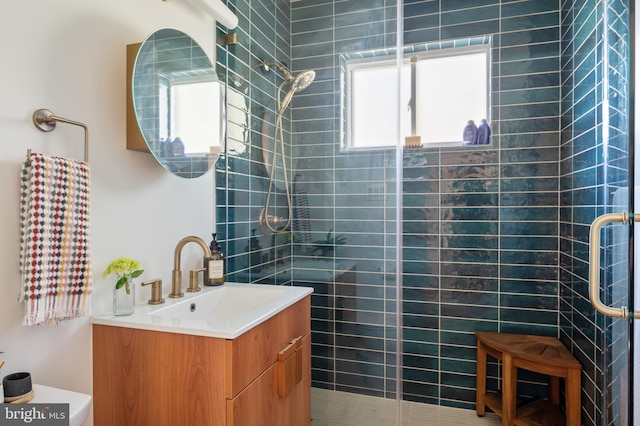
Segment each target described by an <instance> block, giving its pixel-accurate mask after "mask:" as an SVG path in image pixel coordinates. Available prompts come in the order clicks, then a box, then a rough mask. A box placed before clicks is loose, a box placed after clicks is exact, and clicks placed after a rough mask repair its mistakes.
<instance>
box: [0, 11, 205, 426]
mask: <svg viewBox="0 0 640 426" xmlns="http://www.w3.org/2000/svg"><path fill="white" fill-rule="evenodd" d="M3 6H4V7H3V9H4V10H3V12H2V14H1V16H2V18H0V22H1V25H0V39H1V40H2V43H1V44H0V46H1V47H0V55H1V57H2V65H1V66H0V81H1V85H2V89H1V91H0V187H1V188H2V191H1V193H0V194H1V195H0V196H1V197H2V208H1V209H0V230H1V232H0V235H1V236H2V238H1V239H0V247H1V249H0V251H1V253H2V256H0V271H2V273H1V275H0V277H1V278H0V292H1V295H0V351H3V352H5V353H4V354H0V361H2V360H4V361H6V364H5V366H4V367H3V368H2V371H1V372H0V375H2V376H4V375H6V374H9V373H12V372H17V371H28V372H30V373H31V374H32V376H33V381H34V382H35V383H39V384H44V385H49V386H55V387H60V388H64V389H68V390H73V391H77V392H83V393H88V394H91V393H92V361H91V358H92V351H91V325H90V324H89V320H88V319H87V318H80V319H74V320H71V321H67V322H66V323H65V324H64V325H63V326H60V327H48V326H37V327H24V326H22V325H21V323H22V317H23V312H24V306H23V304H22V303H19V302H18V301H17V295H18V289H19V286H20V274H19V272H18V265H19V196H20V195H19V176H20V169H21V166H22V163H23V161H24V159H25V156H26V151H27V148H32V149H33V150H34V151H36V152H45V153H48V154H51V155H59V156H66V157H72V158H78V159H81V158H82V145H83V143H82V141H83V132H82V129H81V128H79V127H75V126H70V125H66V124H58V126H57V128H56V130H54V131H53V132H51V133H44V132H41V131H39V130H37V129H36V128H35V126H34V125H33V124H32V121H31V115H32V113H33V111H34V110H36V109H38V108H48V109H50V110H52V111H53V112H54V113H55V114H57V115H59V116H62V117H66V118H69V119H72V120H76V121H81V122H84V123H86V124H87V125H88V127H89V144H90V159H89V161H90V166H91V172H92V178H91V246H92V260H93V262H92V263H93V277H94V280H93V286H94V287H93V288H94V294H93V308H94V313H99V312H105V311H106V312H108V311H110V310H111V303H112V301H111V298H112V293H111V291H112V290H111V288H112V285H113V283H114V282H113V277H109V278H107V279H103V278H102V271H103V270H104V268H105V266H106V265H107V264H108V263H109V262H110V261H111V260H112V259H114V258H115V257H118V256H129V257H134V258H136V259H138V260H139V261H141V262H142V263H143V265H144V266H145V273H144V274H143V276H142V277H141V279H151V278H155V277H161V278H163V283H164V290H165V293H168V292H169V290H170V285H171V283H170V277H171V270H172V267H173V265H172V262H173V249H174V247H175V245H176V243H177V242H178V240H179V239H180V238H182V237H184V236H186V235H198V236H200V237H202V238H204V239H205V240H207V241H208V240H209V239H210V235H209V234H210V232H211V231H212V230H213V229H214V228H215V226H214V185H213V173H212V172H209V173H207V174H206V175H204V176H203V177H201V178H198V179H194V180H185V179H182V178H178V177H175V176H173V175H171V174H169V173H168V172H166V171H165V170H164V169H163V168H162V167H160V166H159V165H157V164H156V163H155V162H154V160H153V158H152V157H151V156H150V155H149V154H143V153H139V152H134V151H127V150H126V149H125V77H126V74H125V72H126V69H125V47H126V45H127V44H130V43H136V42H141V41H143V40H144V38H145V37H146V36H147V35H149V34H150V33H152V32H153V31H154V30H156V29H158V28H161V27H173V28H176V29H180V30H182V31H184V32H186V33H187V34H190V35H191V36H192V37H194V38H195V39H196V40H197V41H198V42H199V43H200V44H201V45H202V47H203V48H204V49H205V51H206V52H208V53H209V55H210V57H211V58H212V59H213V55H214V51H215V50H214V42H215V40H214V35H215V31H214V21H213V19H212V18H211V17H209V16H206V15H204V14H203V13H201V12H200V11H199V10H198V9H197V8H195V7H193V6H191V5H190V4H189V3H188V2H186V1H185V0H174V1H171V2H167V3H165V2H162V1H161V0H109V1H87V0H56V1H51V0H29V1H14V2H11V4H10V5H9V4H4V5H3ZM198 250H200V249H199V248H198V247H197V246H196V245H195V244H189V245H187V247H186V248H185V251H184V253H183V271H186V270H188V269H189V268H191V269H193V267H195V266H196V265H198V264H199V263H200V262H201V257H202V253H200V252H198ZM185 275H186V272H185ZM184 281H186V278H184ZM149 291H150V290H149V287H144V288H141V287H138V289H137V299H138V301H139V302H141V303H144V302H145V301H146V300H147V299H148V298H149ZM87 424H92V422H91V421H88V422H87Z"/></svg>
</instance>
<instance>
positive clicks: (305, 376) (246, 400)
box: [227, 334, 311, 426]
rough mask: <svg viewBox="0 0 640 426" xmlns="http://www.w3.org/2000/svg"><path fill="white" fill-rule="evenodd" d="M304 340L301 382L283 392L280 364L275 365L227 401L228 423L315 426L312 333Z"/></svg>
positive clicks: (240, 424) (238, 424) (235, 424)
mask: <svg viewBox="0 0 640 426" xmlns="http://www.w3.org/2000/svg"><path fill="white" fill-rule="evenodd" d="M301 343H302V344H301V349H300V351H299V352H300V358H301V360H302V368H301V370H302V377H301V381H300V382H299V383H297V384H296V385H295V386H294V387H293V388H292V389H290V391H289V393H288V394H287V395H286V396H282V395H280V392H279V389H278V387H279V380H280V379H279V371H278V363H277V362H276V363H274V364H272V365H271V366H270V367H269V368H268V369H267V370H266V371H265V372H263V373H262V374H261V375H260V376H258V378H257V379H256V380H254V381H253V382H252V383H251V384H250V385H249V386H247V387H246V388H245V389H244V390H243V391H242V392H240V394H238V395H237V396H236V397H235V398H233V399H228V400H227V426H311V335H310V334H307V335H306V336H304V337H303V338H302V339H301Z"/></svg>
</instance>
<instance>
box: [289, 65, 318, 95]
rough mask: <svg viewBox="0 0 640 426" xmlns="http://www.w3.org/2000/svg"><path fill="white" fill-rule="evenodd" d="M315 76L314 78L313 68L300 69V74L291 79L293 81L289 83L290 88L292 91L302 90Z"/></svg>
mask: <svg viewBox="0 0 640 426" xmlns="http://www.w3.org/2000/svg"><path fill="white" fill-rule="evenodd" d="M315 78H316V72H315V71H313V70H306V71H302V72H301V73H300V74H298V75H297V76H296V78H294V79H293V82H292V83H291V89H292V90H294V91H300V90H304V89H306V88H307V87H309V85H310V84H311V83H313V80H314V79H315Z"/></svg>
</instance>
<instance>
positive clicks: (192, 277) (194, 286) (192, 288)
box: [187, 268, 207, 293]
mask: <svg viewBox="0 0 640 426" xmlns="http://www.w3.org/2000/svg"><path fill="white" fill-rule="evenodd" d="M206 270H207V269H206V268H200V269H196V270H194V271H189V288H187V291H188V292H191V293H194V292H196V291H200V286H199V285H198V274H199V273H200V272H203V273H204V271H206ZM203 279H204V278H203Z"/></svg>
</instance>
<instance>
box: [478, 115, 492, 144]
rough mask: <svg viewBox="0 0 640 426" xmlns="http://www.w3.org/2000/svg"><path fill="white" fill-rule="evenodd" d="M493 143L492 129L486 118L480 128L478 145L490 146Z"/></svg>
mask: <svg viewBox="0 0 640 426" xmlns="http://www.w3.org/2000/svg"><path fill="white" fill-rule="evenodd" d="M490 142H491V127H489V123H487V120H485V119H484V118H483V119H482V121H481V122H480V125H479V126H478V141H477V144H478V145H489V143H490Z"/></svg>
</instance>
